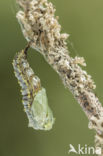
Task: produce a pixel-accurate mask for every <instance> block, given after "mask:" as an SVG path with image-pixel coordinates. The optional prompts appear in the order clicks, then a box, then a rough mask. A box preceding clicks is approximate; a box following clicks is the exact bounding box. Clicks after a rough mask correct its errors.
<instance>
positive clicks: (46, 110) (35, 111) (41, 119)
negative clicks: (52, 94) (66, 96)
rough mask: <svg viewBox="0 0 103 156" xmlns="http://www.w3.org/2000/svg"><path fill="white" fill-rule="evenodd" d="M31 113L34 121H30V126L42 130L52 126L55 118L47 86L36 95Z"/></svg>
mask: <svg viewBox="0 0 103 156" xmlns="http://www.w3.org/2000/svg"><path fill="white" fill-rule="evenodd" d="M31 113H32V116H33V121H34V122H32V121H29V127H33V128H34V129H41V130H50V129H51V128H52V126H53V123H54V121H55V119H54V118H53V113H52V111H51V109H50V107H49V106H48V100H47V95H46V90H45V88H42V89H41V90H40V91H39V92H38V93H37V95H36V96H35V98H34V101H33V103H32V106H31ZM34 123H35V124H34Z"/></svg>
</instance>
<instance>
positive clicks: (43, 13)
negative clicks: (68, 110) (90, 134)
mask: <svg viewBox="0 0 103 156" xmlns="http://www.w3.org/2000/svg"><path fill="white" fill-rule="evenodd" d="M17 3H18V4H19V6H20V7H21V8H22V9H21V10H20V11H19V12H18V13H17V19H18V21H19V23H20V25H21V28H22V32H23V34H24V37H25V38H26V39H27V41H28V42H31V47H32V48H34V49H36V50H37V51H39V52H40V53H41V54H42V55H43V56H44V57H45V59H46V61H47V62H48V63H49V64H50V65H51V66H52V67H53V68H54V69H55V71H56V72H57V73H58V74H59V76H60V77H61V79H62V80H63V83H64V85H65V87H66V88H68V89H69V90H70V91H71V92H72V93H73V95H74V97H75V99H76V100H77V101H78V103H79V104H80V106H81V107H82V109H83V111H84V112H85V113H86V115H87V117H88V119H89V121H90V123H89V128H91V129H95V130H96V137H95V142H96V146H102V148H103V108H102V105H101V103H100V102H99V100H98V98H97V97H96V95H95V94H94V92H93V90H94V89H95V88H96V86H95V84H94V82H93V80H92V78H91V76H90V75H88V74H87V72H86V71H84V70H82V68H81V66H86V63H85V61H84V58H82V57H75V58H72V57H70V56H69V52H68V49H67V46H66V39H67V38H68V36H69V35H68V34H61V26H60V24H59V23H58V17H55V15H54V14H55V9H54V6H53V5H52V3H49V2H47V0H17ZM102 155H103V153H102ZM102 155H101V156H102Z"/></svg>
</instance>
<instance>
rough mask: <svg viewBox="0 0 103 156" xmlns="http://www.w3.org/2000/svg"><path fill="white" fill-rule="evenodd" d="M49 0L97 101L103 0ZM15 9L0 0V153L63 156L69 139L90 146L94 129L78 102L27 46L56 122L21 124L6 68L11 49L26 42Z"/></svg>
mask: <svg viewBox="0 0 103 156" xmlns="http://www.w3.org/2000/svg"><path fill="white" fill-rule="evenodd" d="M51 1H52V2H53V4H54V5H55V6H56V9H57V11H56V15H59V17H60V19H59V22H60V24H61V25H62V31H63V32H67V33H69V34H70V38H69V39H68V48H69V50H70V52H71V56H73V57H74V56H75V55H77V56H83V57H84V58H85V60H86V63H87V67H86V70H87V71H88V73H89V74H91V75H92V77H93V79H94V81H95V82H96V85H97V89H96V94H97V95H98V97H99V98H100V100H101V102H102V103H103V70H102V69H103V0H51ZM16 11H17V7H16V4H15V1H13V0H0V99H1V101H0V123H1V124H0V156H68V150H69V144H72V145H74V147H75V148H77V145H78V144H81V146H84V145H85V144H87V145H88V146H94V132H93V131H91V130H89V129H88V120H87V118H86V116H85V114H84V113H83V111H82V109H81V108H80V106H79V104H78V103H77V102H76V101H75V99H74V98H73V96H72V94H71V93H70V92H69V91H68V90H66V89H65V88H64V86H63V84H62V82H61V80H60V78H59V76H58V75H57V74H56V72H55V71H54V70H53V69H52V68H51V67H50V66H49V65H48V64H47V63H46V62H45V60H44V58H43V57H42V56H41V55H40V54H39V53H38V52H36V51H34V50H32V49H30V50H29V56H28V59H29V62H30V64H31V67H32V68H33V69H34V71H35V73H36V74H37V75H38V76H39V77H40V78H41V81H42V86H44V87H45V88H46V90H47V94H48V100H49V105H50V107H51V108H52V110H53V113H54V116H55V118H56V122H55V124H54V126H53V129H52V130H51V131H48V132H44V131H36V130H33V129H32V128H28V127H27V125H28V120H27V117H26V114H25V113H24V112H23V105H22V103H21V98H22V97H21V94H20V87H19V85H18V83H17V80H16V78H15V77H14V74H13V68H12V60H13V57H14V55H15V53H16V52H17V51H20V50H21V49H22V48H24V46H25V45H26V41H25V39H24V37H23V35H22V33H21V29H20V27H19V24H18V22H17V20H16V18H15V14H16ZM70 155H71V156H72V155H75V154H70ZM87 156H88V155H87Z"/></svg>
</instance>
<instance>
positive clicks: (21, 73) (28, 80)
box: [13, 45, 55, 130]
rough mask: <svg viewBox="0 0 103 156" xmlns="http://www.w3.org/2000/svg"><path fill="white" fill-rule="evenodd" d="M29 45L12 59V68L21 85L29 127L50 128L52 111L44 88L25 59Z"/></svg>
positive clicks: (52, 119)
mask: <svg viewBox="0 0 103 156" xmlns="http://www.w3.org/2000/svg"><path fill="white" fill-rule="evenodd" d="M28 48H29V45H28V46H27V47H26V48H25V49H24V50H21V51H20V52H18V53H17V54H16V55H15V57H14V59H13V68H14V73H15V76H16V78H17V79H18V82H19V84H20V86H21V93H22V96H23V97H22V103H23V105H24V110H25V112H26V114H27V117H28V120H29V124H28V126H29V127H32V128H34V129H36V130H50V129H51V128H52V126H53V123H54V120H55V119H54V117H53V113H52V111H51V109H50V107H49V106H48V99H47V95H46V90H45V88H43V87H41V82H40V79H39V78H38V77H37V76H36V75H35V74H34V72H33V70H32V68H31V67H30V66H29V63H28V61H27V51H28Z"/></svg>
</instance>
